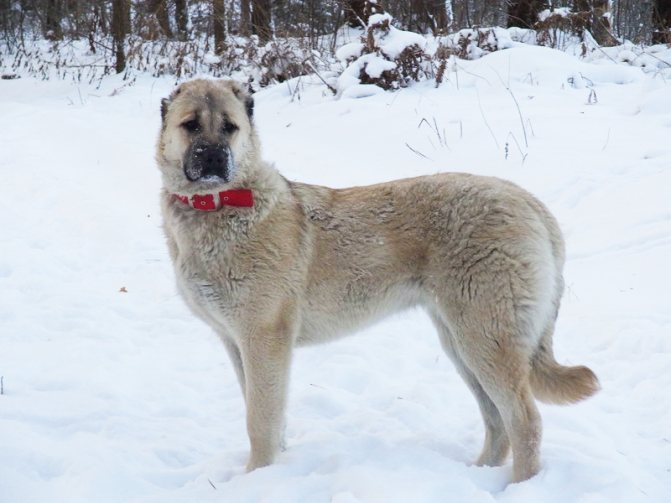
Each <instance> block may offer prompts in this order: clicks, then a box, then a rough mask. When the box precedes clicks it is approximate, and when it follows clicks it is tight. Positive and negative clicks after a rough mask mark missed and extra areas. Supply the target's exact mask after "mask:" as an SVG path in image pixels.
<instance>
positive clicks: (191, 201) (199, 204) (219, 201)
mask: <svg viewBox="0 0 671 503" xmlns="http://www.w3.org/2000/svg"><path fill="white" fill-rule="evenodd" d="M175 198H176V199H177V200H178V201H180V202H181V203H182V204H186V205H188V206H191V207H192V208H193V209H194V210H198V211H217V210H219V209H221V208H223V207H224V206H238V207H241V208H251V207H252V206H254V193H253V192H252V191H251V190H250V189H237V190H223V191H221V192H214V193H207V194H193V195H191V196H184V195H181V194H175Z"/></svg>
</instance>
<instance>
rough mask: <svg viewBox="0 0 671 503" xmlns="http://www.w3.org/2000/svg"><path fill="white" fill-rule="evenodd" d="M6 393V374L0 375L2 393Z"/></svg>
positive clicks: (0, 392) (0, 391)
mask: <svg viewBox="0 0 671 503" xmlns="http://www.w3.org/2000/svg"><path fill="white" fill-rule="evenodd" d="M4 394H5V376H0V395H4Z"/></svg>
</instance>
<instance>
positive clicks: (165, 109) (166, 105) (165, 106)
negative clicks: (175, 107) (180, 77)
mask: <svg viewBox="0 0 671 503" xmlns="http://www.w3.org/2000/svg"><path fill="white" fill-rule="evenodd" d="M181 92H182V86H179V87H178V88H177V89H175V90H174V91H173V92H171V93H170V96H169V97H168V98H163V99H162V100H161V121H162V122H165V116H166V115H168V108H169V107H170V103H172V100H174V99H175V97H176V96H177V95H178V94H179V93H181Z"/></svg>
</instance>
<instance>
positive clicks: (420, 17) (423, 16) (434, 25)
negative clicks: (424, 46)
mask: <svg viewBox="0 0 671 503" xmlns="http://www.w3.org/2000/svg"><path fill="white" fill-rule="evenodd" d="M409 4H410V13H409V22H406V23H405V24H407V25H408V29H409V30H411V31H418V32H420V33H428V32H432V33H433V34H434V35H438V34H439V33H444V32H445V31H446V30H447V8H446V5H445V1H444V0H412V1H411V2H409Z"/></svg>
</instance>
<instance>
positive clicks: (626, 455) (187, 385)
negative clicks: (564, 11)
mask: <svg viewBox="0 0 671 503" xmlns="http://www.w3.org/2000/svg"><path fill="white" fill-rule="evenodd" d="M657 54H660V53H657ZM663 72H665V70H663V69H662V68H661V67H660V68H659V69H658V71H656V72H647V71H645V69H641V68H636V67H630V66H626V65H623V64H616V63H614V62H613V61H611V60H610V59H608V58H602V59H598V60H593V61H591V62H590V61H588V62H585V61H580V60H578V59H577V58H574V57H572V56H569V55H566V54H563V53H560V52H557V51H553V50H550V49H544V48H536V47H521V46H515V47H513V48H510V49H508V50H506V51H500V52H495V53H492V54H490V55H487V56H484V57H483V58H481V59H479V60H477V61H458V63H457V64H456V65H455V66H454V71H450V72H449V73H447V74H446V76H445V81H444V83H443V84H442V85H441V86H440V87H439V88H437V89H436V88H435V85H434V83H433V82H424V83H420V84H415V85H412V86H410V87H408V88H405V89H402V90H400V91H397V92H394V93H385V92H381V91H379V90H378V91H376V92H371V93H369V94H365V93H363V94H362V96H363V95H366V96H368V97H365V98H360V99H357V100H352V99H349V97H347V96H345V95H343V96H342V97H340V98H339V99H335V98H333V97H331V95H330V93H329V92H328V91H326V90H325V88H324V86H323V85H322V84H321V83H320V81H319V80H317V79H310V78H305V77H303V78H302V79H301V80H300V81H298V80H294V81H292V82H290V85H286V84H282V85H277V86H274V87H270V88H267V89H265V90H263V91H261V92H259V93H257V94H256V96H255V97H256V108H255V113H256V114H257V115H256V123H257V125H258V127H259V131H260V135H261V139H262V141H263V145H264V153H265V157H266V158H267V159H269V160H273V161H274V162H276V164H277V166H278V169H280V170H281V171H282V173H283V174H284V175H285V176H287V177H288V178H290V179H298V180H301V181H305V182H310V183H319V184H323V185H331V186H338V187H343V186H349V185H358V184H368V183H374V182H379V181H384V180H391V179H394V178H400V177H408V176H416V175H420V174H430V173H436V172H443V171H452V170H454V171H468V172H472V173H479V174H484V175H495V176H500V177H503V178H507V179H510V180H512V181H515V182H517V183H519V184H521V185H522V186H524V187H526V188H527V189H529V190H531V191H532V192H533V193H535V194H537V195H538V196H539V197H540V198H541V199H542V200H543V201H545V202H546V203H547V204H548V206H549V207H550V208H551V210H552V211H553V212H554V213H555V214H556V215H557V217H558V219H559V221H560V223H561V225H562V228H563V230H564V232H565V235H566V240H567V249H568V261H567V265H566V271H565V272H566V274H565V275H566V284H567V290H566V294H565V296H564V301H563V306H562V310H561V313H560V317H559V322H558V326H557V332H556V335H555V350H556V353H557V357H558V359H559V360H560V361H561V362H563V363H569V364H586V365H589V366H590V367H591V368H592V369H593V370H594V371H595V372H596V373H597V375H598V376H599V378H600V379H601V383H602V386H603V390H602V391H601V392H600V393H599V394H598V395H597V396H595V397H593V398H592V399H590V400H588V401H585V402H583V403H580V404H577V405H573V406H567V407H557V406H546V405H540V410H541V414H542V417H543V421H544V439H543V444H542V447H541V455H542V462H543V469H542V471H541V473H540V474H539V475H538V476H536V477H534V478H532V479H531V480H529V481H526V482H523V483H520V484H508V480H509V478H510V475H511V463H510V460H509V461H508V463H507V464H506V465H505V466H503V467H500V468H488V467H482V468H480V467H475V466H473V465H472V461H473V460H474V459H475V458H476V457H477V454H478V453H479V449H480V447H481V443H482V440H483V427H482V424H481V419H480V417H479V413H478V410H477V406H476V404H475V401H474V399H473V398H472V397H471V395H470V393H469V391H468V390H467V388H466V386H465V385H464V383H463V382H462V381H461V379H460V378H459V377H458V375H457V374H456V372H455V371H454V369H453V367H452V366H451V364H450V362H449V360H448V359H447V358H446V357H445V355H444V354H443V353H442V352H441V350H440V347H439V344H438V341H437V338H436V336H435V334H434V332H433V328H432V327H431V324H430V322H429V320H428V319H427V317H426V316H425V315H424V314H423V313H422V312H420V311H410V312H405V313H401V314H398V315H396V316H394V317H392V318H390V319H388V320H386V321H384V322H383V323H380V324H379V325H376V326H374V327H371V328H369V329H366V330H364V331H363V332H362V333H360V334H357V335H356V336H355V337H351V338H348V339H344V340H341V341H338V342H335V343H332V344H330V345H327V346H317V347H311V348H304V349H300V350H298V351H297V352H296V358H295V361H294V367H293V373H292V383H291V391H290V400H289V402H290V403H289V408H288V416H287V417H288V429H287V444H288V449H287V450H286V451H285V452H284V453H282V454H281V455H280V457H279V459H278V460H277V463H276V464H275V465H273V466H270V467H268V468H264V469H261V470H257V471H256V472H253V473H251V474H244V465H245V463H246V456H247V454H248V444H247V437H246V431H245V424H244V417H245V413H244V404H243V400H242V398H241V396H240V393H239V389H238V385H237V382H236V379H235V376H234V373H233V370H232V368H231V366H230V364H229V362H228V360H227V356H226V354H225V351H223V348H221V347H220V343H219V342H218V340H217V339H216V337H215V336H214V334H212V332H211V330H210V329H209V328H208V327H206V326H205V325H203V324H202V323H200V322H199V321H197V320H196V319H195V318H194V317H193V316H192V315H191V314H190V313H189V312H188V310H187V309H186V307H185V306H184V304H183V303H182V301H181V300H180V298H179V296H178V295H177V293H176V290H175V286H174V277H173V272H172V267H171V264H170V261H169V258H168V256H167V250H166V247H165V243H164V239H163V236H162V232H161V228H160V226H161V219H160V215H159V210H158V191H159V186H160V179H159V175H158V171H157V169H156V168H155V166H154V160H153V153H154V144H155V141H156V136H157V131H158V128H159V120H160V117H159V108H160V98H162V97H165V96H167V95H168V94H169V93H170V91H171V90H172V89H173V82H172V81H171V80H170V79H167V78H166V79H151V78H150V77H148V76H140V77H138V79H137V81H136V82H135V84H134V85H132V86H125V85H124V83H123V82H122V81H121V80H120V79H118V78H117V77H110V78H108V79H105V80H104V81H103V84H102V86H101V88H100V89H95V88H94V87H88V86H85V85H82V86H75V85H71V84H70V83H68V82H64V81H60V80H51V81H46V82H45V81H39V80H34V79H30V78H22V79H18V80H2V81H0V112H1V113H2V117H3V121H2V122H1V123H0V171H1V172H2V175H3V177H2V178H3V183H2V198H0V228H1V229H2V230H3V232H2V234H0V250H1V252H0V376H2V377H3V387H4V394H3V395H0V432H2V433H0V466H1V467H2V475H1V476H0V501H1V502H2V503H25V502H41V501H50V502H56V503H58V502H67V503H78V502H91V501H95V502H101V503H105V502H120V501H123V502H133V503H135V502H143V503H149V502H161V503H165V502H168V503H169V502H194V501H198V502H209V501H213V502H214V501H217V502H221V501H232V502H236V503H239V502H242V503H245V502H250V503H251V502H259V501H264V502H288V501H292V502H293V501H306V502H307V501H309V502H311V503H312V502H335V503H360V502H366V503H368V502H385V503H387V502H407V501H418V502H442V501H445V500H446V498H447V499H449V500H450V501H469V502H470V501H473V502H492V501H515V502H534V503H535V502H538V501H543V502H550V503H552V502H557V503H560V502H561V503H565V502H567V501H572V502H573V501H575V502H585V503H587V502H597V501H611V502H613V501H615V502H638V501H652V502H663V501H668V498H669V495H670V494H671V437H670V436H669V435H670V434H669V424H671V393H669V389H671V338H670V337H669V331H670V330H671V309H670V308H671V301H670V300H669V293H668V285H669V284H671V267H669V264H668V259H669V256H671V210H670V208H671V206H670V204H669V200H670V199H669V189H670V188H671V144H670V143H669V138H671V91H670V90H671V87H670V85H669V83H668V82H669V80H668V78H665V77H664V73H663ZM578 81H581V82H583V84H584V85H583V86H580V85H572V84H571V82H573V83H575V82H578ZM352 92H353V93H354V91H352ZM592 93H594V94H595V95H596V98H597V100H596V101H594V99H593V98H591V97H590V96H591V95H592ZM355 95H356V94H355ZM525 137H526V141H525ZM420 154H421V155H420ZM123 290H125V291H123Z"/></svg>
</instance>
